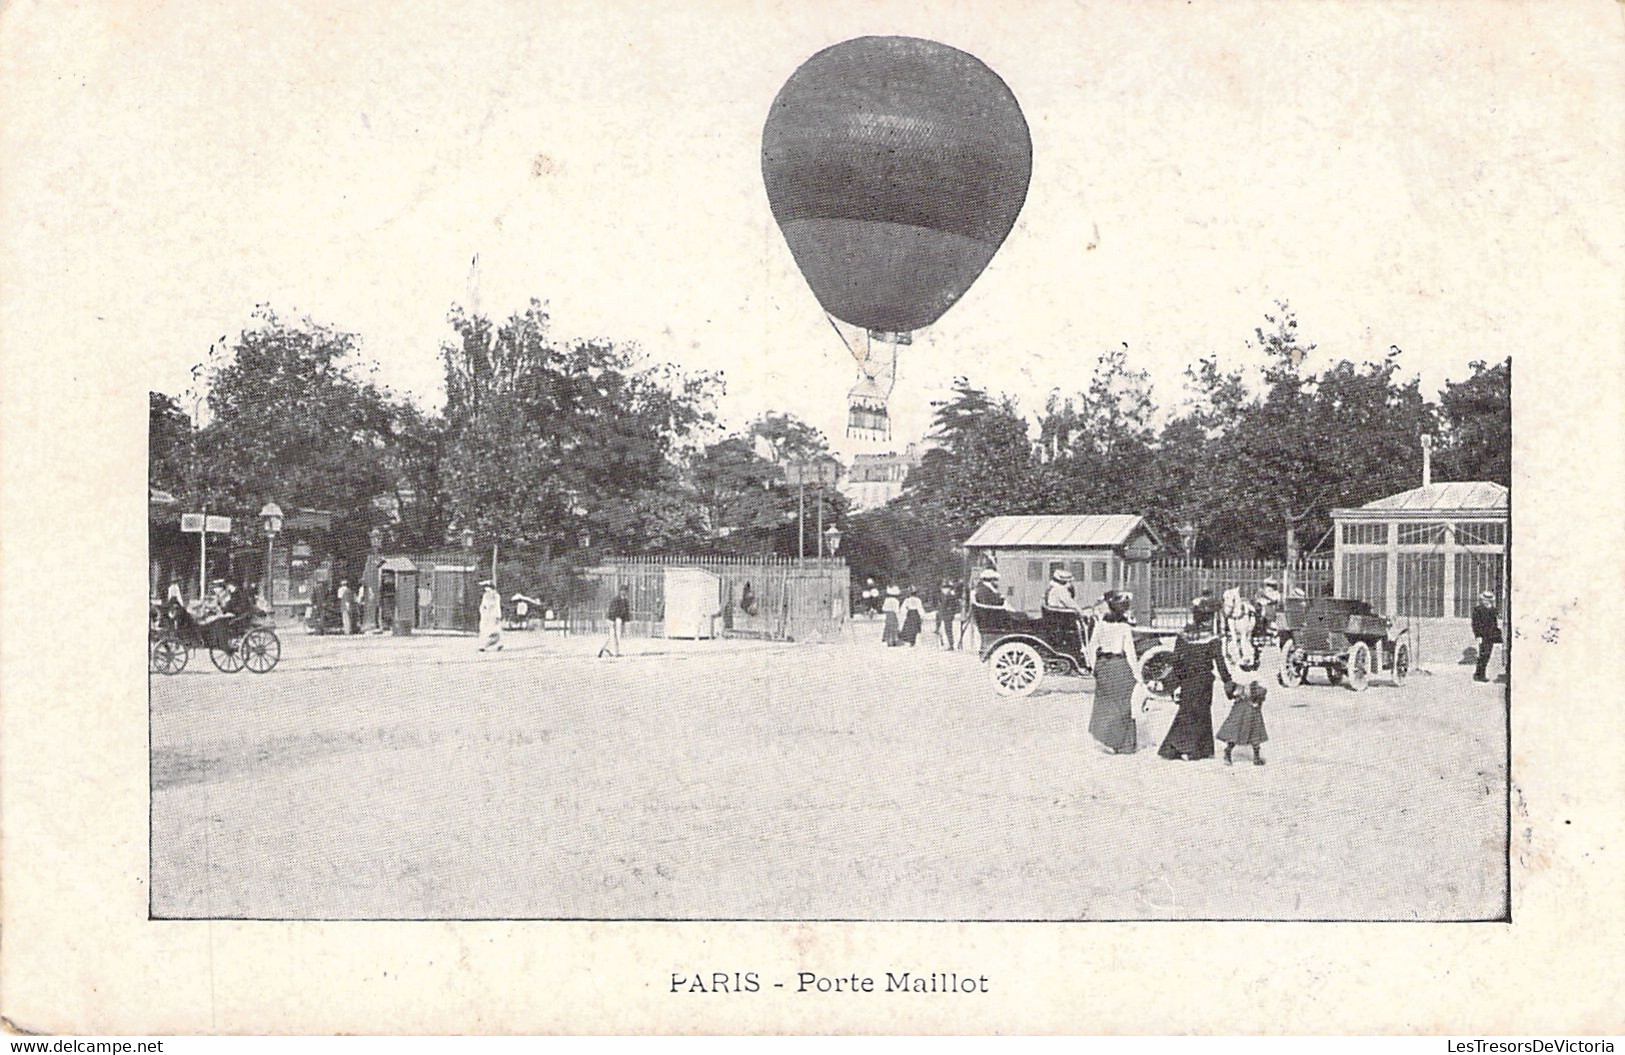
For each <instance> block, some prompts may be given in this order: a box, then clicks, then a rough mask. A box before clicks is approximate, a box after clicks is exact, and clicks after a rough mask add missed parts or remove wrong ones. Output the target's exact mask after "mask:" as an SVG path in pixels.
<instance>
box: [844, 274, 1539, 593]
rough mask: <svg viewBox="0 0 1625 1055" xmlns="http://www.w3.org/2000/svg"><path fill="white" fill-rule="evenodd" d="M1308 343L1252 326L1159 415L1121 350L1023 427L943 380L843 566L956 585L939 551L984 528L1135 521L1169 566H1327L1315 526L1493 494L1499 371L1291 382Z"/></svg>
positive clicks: (999, 400)
mask: <svg viewBox="0 0 1625 1055" xmlns="http://www.w3.org/2000/svg"><path fill="white" fill-rule="evenodd" d="M1313 351H1315V345H1313V344H1311V343H1306V342H1305V341H1304V340H1303V339H1302V338H1301V337H1300V335H1299V333H1298V323H1297V320H1296V318H1295V317H1294V316H1293V314H1292V312H1291V309H1290V308H1289V307H1288V306H1287V305H1286V304H1278V305H1277V307H1276V310H1275V311H1274V312H1273V313H1269V314H1266V315H1265V325H1264V326H1261V327H1258V328H1257V329H1255V330H1254V335H1253V339H1252V340H1251V341H1249V342H1247V345H1246V349H1245V352H1244V354H1243V356H1241V357H1240V361H1239V362H1233V363H1232V362H1227V361H1225V360H1224V359H1223V358H1221V357H1220V356H1219V355H1218V354H1216V353H1215V354H1210V355H1208V356H1205V357H1203V358H1201V359H1199V360H1198V361H1197V362H1196V363H1193V364H1192V365H1191V366H1190V367H1188V368H1187V369H1186V371H1185V376H1184V385H1183V391H1182V392H1181V393H1180V396H1179V399H1178V400H1177V402H1176V403H1174V405H1172V406H1170V407H1166V408H1165V407H1162V406H1160V405H1159V404H1158V402H1157V400H1156V399H1155V394H1154V392H1153V390H1152V385H1151V383H1150V378H1149V376H1148V375H1147V374H1146V372H1145V371H1143V370H1138V369H1135V368H1134V366H1133V365H1132V362H1131V359H1130V354H1129V352H1130V350H1129V349H1128V347H1127V346H1126V345H1125V346H1124V347H1122V348H1119V349H1115V350H1112V351H1109V352H1107V353H1105V354H1103V355H1101V356H1100V357H1099V358H1098V360H1097V361H1096V363H1095V365H1094V369H1093V372H1092V375H1091V377H1090V379H1089V382H1088V384H1087V386H1086V387H1085V388H1084V389H1083V391H1081V392H1077V393H1073V394H1065V393H1062V392H1060V391H1056V392H1052V393H1051V394H1050V396H1049V398H1048V399H1047V400H1046V402H1045V404H1044V406H1043V407H1042V408H1041V409H1040V410H1038V411H1037V412H1036V414H1034V415H1032V417H1034V418H1036V428H1034V427H1033V426H1032V423H1031V422H1030V420H1029V415H1028V414H1026V413H1025V412H1024V411H1023V409H1022V408H1021V407H1020V405H1019V404H1018V403H1017V401H1015V400H1014V399H1011V398H1010V397H1008V396H1004V395H999V394H995V393H993V392H991V391H990V390H989V389H987V388H985V387H982V386H978V385H976V384H973V383H971V382H970V381H969V380H967V379H965V378H960V379H959V380H957V381H956V382H955V384H954V386H953V392H952V395H951V396H950V397H949V398H948V399H946V400H943V401H941V402H939V403H936V404H934V406H935V408H936V414H935V418H934V428H933V432H932V439H933V441H934V442H935V444H936V445H937V446H936V447H935V448H934V449H932V450H930V451H929V452H927V453H926V455H925V456H924V460H923V463H922V464H921V465H920V467H919V468H918V469H917V470H915V471H914V472H913V473H912V474H911V475H910V476H909V479H908V482H907V485H906V487H905V490H904V493H903V495H902V497H901V498H900V499H899V500H897V501H896V502H894V503H892V504H891V505H890V506H888V507H886V508H885V509H881V510H875V511H873V512H868V513H865V514H862V515H860V516H859V517H857V518H856V522H855V523H854V526H853V529H852V532H851V533H852V535H853V536H854V550H853V552H852V554H851V556H852V557H853V559H854V562H855V563H856V564H858V565H860V566H863V567H872V568H878V569H882V570H883V573H884V574H885V575H887V576H888V577H890V578H908V579H911V580H913V581H916V582H927V581H931V580H933V579H935V578H937V577H939V576H948V577H953V576H956V575H958V574H961V573H962V572H963V569H962V567H961V565H960V558H959V557H958V555H957V554H956V553H955V552H954V545H955V544H956V543H957V542H958V541H960V540H963V539H964V538H965V537H966V536H968V535H969V534H970V533H971V532H972V531H974V530H975V529H976V527H977V526H978V525H979V524H981V523H982V522H983V521H984V520H986V519H987V518H988V517H991V516H996V515H1001V514H1004V515H1010V514H1051V515H1053V514H1069V513H1073V514H1087V513H1101V514H1108V513H1135V514H1141V515H1144V516H1145V517H1146V518H1147V519H1148V520H1149V522H1150V523H1151V525H1152V526H1153V528H1154V529H1155V530H1156V531H1157V532H1158V534H1159V535H1160V536H1161V537H1162V538H1163V540H1164V541H1165V544H1167V545H1168V546H1169V548H1170V549H1171V550H1172V551H1173V552H1174V553H1175V554H1178V553H1181V552H1182V551H1184V550H1185V548H1186V547H1187V546H1188V547H1189V554H1190V555H1191V556H1192V557H1195V558H1198V559H1216V558H1237V557H1239V558H1260V559H1276V560H1288V559H1292V558H1294V557H1296V556H1300V555H1302V554H1305V553H1309V552H1316V551H1318V552H1329V551H1330V539H1329V532H1330V528H1331V519H1330V511H1331V510H1332V509H1334V508H1338V507H1349V506H1358V505H1363V504H1364V503H1366V502H1369V501H1372V500H1374V499H1377V498H1381V497H1384V496H1386V495H1390V494H1394V493H1397V492H1399V491H1404V490H1407V489H1409V488H1412V487H1415V486H1417V485H1418V484H1419V483H1420V482H1421V446H1420V443H1421V437H1422V436H1423V435H1424V434H1426V435H1430V436H1432V437H1433V438H1434V443H1435V452H1434V457H1433V479H1434V480H1436V481H1441V482H1442V481H1446V480H1487V481H1493V482H1495V483H1500V484H1503V485H1505V484H1509V483H1510V480H1511V474H1512V442H1511V436H1512V433H1511V402H1510V381H1511V376H1510V372H1511V366H1510V361H1509V360H1502V361H1501V362H1498V363H1488V362H1484V361H1474V362H1473V363H1472V364H1471V366H1470V369H1471V375H1470V376H1469V377H1467V378H1465V379H1463V380H1460V381H1452V382H1449V383H1447V385H1446V386H1445V388H1444V390H1443V391H1442V392H1441V393H1440V394H1439V397H1438V399H1437V400H1430V399H1428V398H1427V397H1426V396H1425V395H1424V393H1423V392H1422V389H1421V383H1420V381H1419V380H1418V379H1416V378H1414V377H1413V378H1410V379H1407V378H1405V377H1404V376H1403V373H1402V371H1401V361H1402V357H1403V353H1402V352H1401V350H1400V349H1398V348H1394V347H1391V348H1390V349H1389V351H1388V353H1387V354H1386V355H1385V356H1384V357H1383V359H1382V360H1380V361H1378V362H1375V363H1366V364H1356V363H1353V362H1351V361H1348V360H1339V361H1336V362H1334V363H1332V364H1331V365H1330V366H1327V367H1326V368H1325V369H1324V370H1321V371H1320V372H1318V373H1317V372H1314V371H1311V370H1309V369H1307V368H1306V366H1305V364H1306V362H1307V361H1308V358H1309V354H1310V353H1311V352H1313Z"/></svg>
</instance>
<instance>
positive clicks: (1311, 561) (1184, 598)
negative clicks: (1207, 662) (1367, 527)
mask: <svg viewBox="0 0 1625 1055" xmlns="http://www.w3.org/2000/svg"><path fill="white" fill-rule="evenodd" d="M1283 573H1285V575H1286V577H1287V579H1288V580H1289V581H1290V583H1291V588H1292V590H1293V591H1294V592H1296V591H1298V590H1302V591H1303V593H1304V596H1306V597H1325V596H1329V595H1330V594H1331V592H1332V558H1331V557H1305V558H1303V559H1301V560H1298V561H1295V562H1293V564H1292V565H1291V567H1288V566H1286V565H1285V564H1284V563H1283V562H1281V561H1268V560H1216V561H1195V560H1191V561H1186V560H1178V559H1165V560H1158V561H1153V562H1152V563H1151V608H1152V609H1153V611H1154V613H1155V616H1154V617H1155V618H1156V619H1157V620H1159V621H1161V622H1168V621H1170V620H1180V619H1183V617H1184V616H1185V614H1186V613H1188V612H1189V611H1190V603H1191V601H1193V600H1194V599H1196V598H1197V597H1199V596H1200V595H1201V594H1202V592H1203V591H1204V590H1210V591H1212V594H1213V596H1214V598H1215V599H1217V598H1218V597H1219V596H1221V595H1222V594H1223V593H1224V591H1225V590H1227V589H1229V588H1230V587H1232V586H1234V587H1237V588H1239V589H1240V590H1241V591H1242V594H1243V596H1245V597H1249V598H1250V597H1252V596H1253V595H1254V594H1255V593H1257V592H1258V589H1259V587H1261V586H1263V585H1264V583H1265V581H1266V580H1269V579H1275V580H1277V581H1279V580H1280V578H1281V577H1282V574H1283Z"/></svg>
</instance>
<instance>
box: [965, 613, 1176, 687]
mask: <svg viewBox="0 0 1625 1055" xmlns="http://www.w3.org/2000/svg"><path fill="white" fill-rule="evenodd" d="M971 619H972V620H973V621H974V622H975V623H976V629H977V632H978V633H979V634H980V636H981V639H982V649H981V656H982V662H983V663H986V664H987V668H988V676H989V677H990V678H991V679H992V681H993V691H994V692H996V693H998V694H999V695H1000V696H1029V695H1031V694H1032V693H1033V692H1034V691H1035V690H1036V689H1037V688H1038V686H1039V684H1040V683H1041V682H1042V681H1043V680H1044V676H1045V675H1046V674H1055V675H1059V676H1062V677H1093V673H1094V672H1093V671H1091V670H1090V669H1089V661H1088V654H1089V635H1090V634H1091V633H1093V631H1094V627H1095V620H1094V619H1093V618H1092V617H1090V616H1084V617H1083V618H1081V619H1080V618H1078V617H1077V616H1076V615H1074V614H1072V613H1070V612H1063V611H1056V610H1053V609H1046V610H1044V612H1043V613H1042V614H1041V615H1037V616H1032V615H1028V614H1027V613H1026V612H1020V611H1015V610H1013V609H1009V608H997V607H992V606H989V605H980V604H972V605H971ZM1173 637H1174V634H1173V632H1172V631H1165V630H1142V629H1140V628H1138V627H1136V628H1135V630H1134V646H1135V651H1136V652H1137V653H1138V654H1139V656H1140V671H1141V674H1142V676H1143V677H1144V679H1145V684H1146V688H1147V689H1148V690H1149V691H1151V692H1153V693H1155V694H1157V695H1162V696H1166V695H1167V694H1168V693H1169V691H1171V690H1170V688H1169V687H1168V686H1167V678H1168V675H1169V673H1170V672H1171V671H1172V669H1173V649H1172V642H1173Z"/></svg>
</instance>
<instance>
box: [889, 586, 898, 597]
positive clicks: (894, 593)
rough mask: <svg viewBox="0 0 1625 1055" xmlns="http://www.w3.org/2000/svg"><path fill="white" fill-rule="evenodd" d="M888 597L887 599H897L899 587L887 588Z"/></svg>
mask: <svg viewBox="0 0 1625 1055" xmlns="http://www.w3.org/2000/svg"><path fill="white" fill-rule="evenodd" d="M886 596H887V597H896V596H897V587H895V586H888V587H886Z"/></svg>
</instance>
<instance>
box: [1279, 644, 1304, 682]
mask: <svg viewBox="0 0 1625 1055" xmlns="http://www.w3.org/2000/svg"><path fill="white" fill-rule="evenodd" d="M1308 672H1309V657H1308V656H1307V655H1305V654H1304V652H1303V650H1302V649H1300V648H1298V646H1297V645H1292V644H1289V645H1286V646H1285V648H1284V649H1283V650H1282V652H1281V673H1280V675H1279V680H1280V682H1281V684H1282V685H1285V686H1286V687H1287V688H1289V689H1290V688H1296V687H1297V686H1299V685H1302V684H1303V676H1304V675H1305V674H1307V673H1308Z"/></svg>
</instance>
